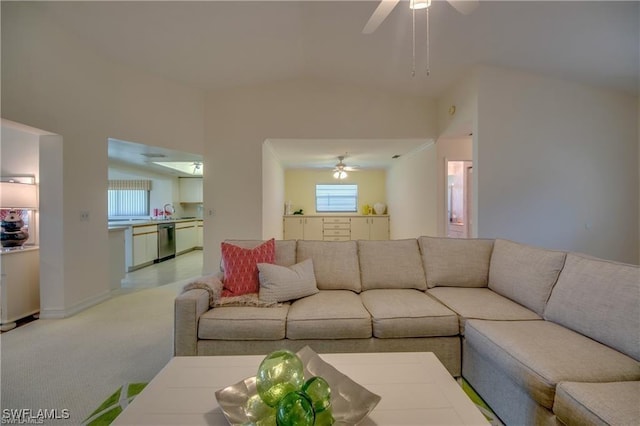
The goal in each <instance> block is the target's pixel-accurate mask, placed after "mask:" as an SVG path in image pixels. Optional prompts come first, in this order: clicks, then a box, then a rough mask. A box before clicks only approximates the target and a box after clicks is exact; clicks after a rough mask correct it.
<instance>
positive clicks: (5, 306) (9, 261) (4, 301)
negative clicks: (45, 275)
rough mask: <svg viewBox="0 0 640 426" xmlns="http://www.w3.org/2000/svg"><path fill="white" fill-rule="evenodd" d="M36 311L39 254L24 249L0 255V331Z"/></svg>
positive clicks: (30, 248)
mask: <svg viewBox="0 0 640 426" xmlns="http://www.w3.org/2000/svg"><path fill="white" fill-rule="evenodd" d="M39 311H40V250H39V248H38V247H27V248H23V249H19V250H12V251H6V252H2V253H1V254H0V330H2V331H8V330H11V329H12V328H15V326H16V321H17V320H19V319H21V318H25V317H28V316H29V315H33V314H35V313H37V312H39Z"/></svg>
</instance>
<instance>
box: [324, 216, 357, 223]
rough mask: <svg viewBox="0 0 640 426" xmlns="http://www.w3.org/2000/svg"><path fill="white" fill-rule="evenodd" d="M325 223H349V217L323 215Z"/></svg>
mask: <svg viewBox="0 0 640 426" xmlns="http://www.w3.org/2000/svg"><path fill="white" fill-rule="evenodd" d="M324 223H325V225H326V224H328V223H346V224H349V223H351V219H350V218H348V217H325V218H324Z"/></svg>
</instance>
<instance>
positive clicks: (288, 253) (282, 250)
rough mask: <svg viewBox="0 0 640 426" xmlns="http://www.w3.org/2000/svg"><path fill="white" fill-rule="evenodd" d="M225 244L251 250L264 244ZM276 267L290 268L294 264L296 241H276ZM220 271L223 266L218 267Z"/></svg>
mask: <svg viewBox="0 0 640 426" xmlns="http://www.w3.org/2000/svg"><path fill="white" fill-rule="evenodd" d="M225 243H229V244H233V245H234V246H238V247H242V248H247V249H251V248H254V247H258V246H259V245H260V244H262V243H264V241H262V240H225ZM275 264H276V265H280V266H291V265H295V264H296V240H276V262H275ZM220 270H224V266H223V265H222V264H221V265H220Z"/></svg>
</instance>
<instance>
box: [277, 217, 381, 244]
mask: <svg viewBox="0 0 640 426" xmlns="http://www.w3.org/2000/svg"><path fill="white" fill-rule="evenodd" d="M284 239H285V240H324V241H349V240H388V239H389V216H386V215H384V216H338V215H334V216H285V217H284Z"/></svg>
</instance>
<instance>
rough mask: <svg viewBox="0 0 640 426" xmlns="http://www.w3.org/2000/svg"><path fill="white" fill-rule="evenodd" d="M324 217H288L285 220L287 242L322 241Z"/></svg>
mask: <svg viewBox="0 0 640 426" xmlns="http://www.w3.org/2000/svg"><path fill="white" fill-rule="evenodd" d="M322 224H323V222H322V217H319V216H312V217H310V216H300V215H297V216H287V217H285V218H284V239H285V240H322Z"/></svg>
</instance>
